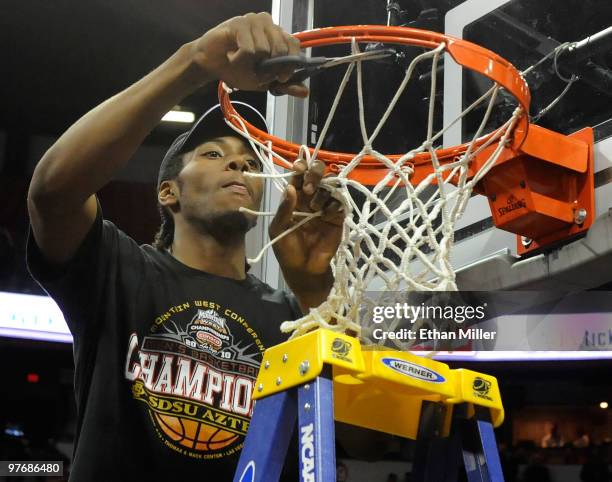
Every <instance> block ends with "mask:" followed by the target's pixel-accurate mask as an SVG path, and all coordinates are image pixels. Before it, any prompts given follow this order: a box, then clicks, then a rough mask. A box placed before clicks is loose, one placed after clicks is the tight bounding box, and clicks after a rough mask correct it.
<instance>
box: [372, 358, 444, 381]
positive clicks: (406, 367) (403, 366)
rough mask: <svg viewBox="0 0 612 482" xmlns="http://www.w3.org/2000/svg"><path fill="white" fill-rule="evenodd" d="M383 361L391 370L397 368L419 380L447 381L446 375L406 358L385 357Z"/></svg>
mask: <svg viewBox="0 0 612 482" xmlns="http://www.w3.org/2000/svg"><path fill="white" fill-rule="evenodd" d="M382 362H383V363H384V364H385V365H387V366H388V367H389V368H391V370H395V371H396V372H398V373H401V374H402V375H407V376H409V377H411V378H416V379H417V380H423V381H424V382H432V383H442V382H444V381H445V379H444V377H443V376H442V375H440V374H439V373H437V372H434V371H433V370H430V369H429V368H425V367H422V366H420V365H416V364H415V363H410V362H408V361H405V360H399V359H397V358H383V359H382Z"/></svg>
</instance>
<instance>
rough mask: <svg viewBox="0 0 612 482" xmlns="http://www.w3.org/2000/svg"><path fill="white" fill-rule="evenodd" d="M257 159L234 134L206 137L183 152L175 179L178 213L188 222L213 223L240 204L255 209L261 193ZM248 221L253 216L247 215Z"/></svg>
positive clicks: (236, 210) (227, 214) (228, 214)
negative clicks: (189, 149)
mask: <svg viewBox="0 0 612 482" xmlns="http://www.w3.org/2000/svg"><path fill="white" fill-rule="evenodd" d="M260 171H261V168H260V161H259V159H258V158H257V156H256V155H255V153H254V152H253V151H252V150H251V149H250V147H249V146H248V145H247V144H246V143H245V142H244V141H243V140H242V139H241V138H238V137H234V136H224V137H218V138H215V139H210V140H208V141H206V142H204V143H202V144H200V145H199V146H198V147H196V148H195V149H194V150H193V151H191V152H189V153H187V154H186V155H185V159H184V167H183V169H182V170H181V172H180V173H179V175H178V176H177V178H176V183H177V186H178V190H179V193H178V204H179V208H180V213H181V215H182V216H183V217H184V218H185V219H186V220H189V221H195V222H198V221H200V222H201V221H204V222H212V223H214V222H215V219H221V218H223V217H227V216H232V215H235V214H236V213H238V209H239V208H240V207H246V208H249V209H253V210H258V209H259V205H260V203H261V197H262V193H263V181H262V179H261V178H253V177H249V176H245V173H246V172H260ZM247 217H248V219H249V220H250V221H251V224H252V223H253V222H254V218H253V216H251V215H247Z"/></svg>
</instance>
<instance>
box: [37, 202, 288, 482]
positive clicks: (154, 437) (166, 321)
mask: <svg viewBox="0 0 612 482" xmlns="http://www.w3.org/2000/svg"><path fill="white" fill-rule="evenodd" d="M28 265H29V269H30V271H31V273H32V275H33V276H34V277H35V278H36V279H37V280H38V281H39V282H40V284H41V285H42V286H43V287H44V289H45V290H46V291H47V292H48V293H49V294H50V295H51V296H52V297H53V298H54V300H55V301H56V302H57V304H58V305H59V307H60V308H61V310H62V311H63V313H64V316H65V318H66V321H67V323H68V326H69V328H70V330H71V332H72V334H73V337H74V358H75V367H76V368H75V393H76V402H77V413H78V428H77V430H78V432H77V440H76V446H75V459H74V464H73V467H72V473H71V477H70V480H72V481H79V482H80V481H87V482H95V481H104V482H108V481H115V480H117V481H119V480H126V481H127V480H129V481H136V480H138V481H141V480H142V481H158V480H159V481H162V480H163V481H165V482H166V481H182V480H185V481H189V482H193V481H195V480H198V481H215V482H216V481H231V480H232V478H233V474H234V470H235V467H236V464H237V462H238V457H239V453H240V449H241V447H242V445H243V442H244V436H245V434H246V431H247V429H248V425H249V420H250V417H251V415H252V408H253V400H252V395H253V387H254V384H255V379H256V376H257V372H258V368H259V365H260V363H261V359H262V353H263V351H264V350H265V349H266V348H268V347H270V346H273V345H275V344H278V343H280V342H282V341H284V340H285V336H284V335H283V334H282V333H281V332H280V330H279V325H280V323H281V322H282V321H284V320H293V319H295V318H297V317H298V316H299V308H298V305H297V303H296V301H295V298H293V297H291V296H289V295H287V294H285V293H284V292H281V291H277V290H274V289H272V288H271V287H269V286H268V285H266V284H264V283H262V282H261V281H259V280H258V279H256V278H255V277H253V276H250V275H247V278H246V279H245V280H244V281H236V280H232V279H228V278H223V277H219V276H214V275H211V274H209V273H205V272H202V271H198V270H196V269H192V268H189V267H188V266H185V265H184V264H182V263H180V262H179V261H177V260H176V259H175V258H174V257H172V256H171V255H170V254H168V253H166V252H162V251H159V250H156V249H155V248H153V247H151V246H148V245H144V246H138V245H137V244H136V243H135V242H134V240H132V239H131V238H129V237H128V236H127V235H126V234H125V233H123V232H122V231H120V230H119V229H118V228H117V227H116V226H114V225H113V224H112V223H111V222H109V221H103V219H102V215H101V213H100V210H99V209H98V217H97V219H96V221H95V223H94V225H93V227H92V229H91V231H90V232H89V233H88V235H87V237H86V239H85V240H84V242H83V244H82V246H81V247H80V248H79V250H78V252H77V254H76V255H75V256H74V258H73V259H72V260H71V261H70V262H69V263H67V264H66V265H65V266H62V267H59V268H57V267H52V266H50V265H49V264H47V263H46V262H45V260H44V258H43V257H42V255H41V253H40V251H39V249H38V247H37V246H36V243H35V241H34V238H33V237H32V236H30V239H29V241H28Z"/></svg>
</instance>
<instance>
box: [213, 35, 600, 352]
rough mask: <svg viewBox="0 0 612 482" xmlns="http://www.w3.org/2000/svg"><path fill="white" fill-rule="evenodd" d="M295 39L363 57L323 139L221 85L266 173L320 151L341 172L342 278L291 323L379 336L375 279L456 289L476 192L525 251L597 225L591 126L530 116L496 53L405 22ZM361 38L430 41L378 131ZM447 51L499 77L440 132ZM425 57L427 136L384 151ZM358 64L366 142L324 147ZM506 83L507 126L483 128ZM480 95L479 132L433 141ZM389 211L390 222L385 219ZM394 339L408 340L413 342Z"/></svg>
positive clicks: (330, 182) (274, 174) (406, 286)
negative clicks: (458, 253) (370, 115)
mask: <svg viewBox="0 0 612 482" xmlns="http://www.w3.org/2000/svg"><path fill="white" fill-rule="evenodd" d="M295 37H296V38H298V39H299V40H300V42H301V45H302V47H303V48H308V47H320V46H325V45H332V44H349V45H350V47H351V56H352V57H353V58H355V59H356V60H353V61H351V62H350V63H349V65H348V67H347V70H346V73H345V75H344V77H343V79H342V81H341V83H340V86H339V88H338V92H337V94H336V96H335V99H334V102H333V104H332V106H331V108H330V112H329V114H328V117H327V120H326V121H325V124H324V126H323V128H322V129H321V134H320V136H319V139H318V141H317V144H316V146H315V147H307V146H303V145H299V144H295V143H292V142H288V141H286V140H284V139H280V138H278V137H275V136H273V135H270V134H268V133H266V132H263V131H261V130H259V129H257V128H256V127H254V126H253V125H251V124H249V123H248V122H246V121H245V120H244V119H243V118H241V117H240V116H239V114H238V113H237V112H236V111H235V109H234V107H233V106H232V104H231V102H230V92H231V89H229V88H228V87H227V86H225V85H224V84H220V86H219V100H220V103H221V107H222V110H223V112H224V115H225V117H226V120H227V122H228V123H229V125H230V126H231V127H232V128H233V129H234V130H235V131H236V132H238V133H240V134H241V135H243V136H244V137H245V138H246V139H247V140H248V141H249V142H250V143H251V146H252V147H253V148H254V150H255V151H256V153H257V155H258V156H259V157H260V160H261V161H262V163H263V165H264V168H265V173H264V174H261V175H262V176H263V177H268V178H271V179H272V180H273V182H274V183H275V185H276V186H277V188H278V189H281V190H283V189H284V186H285V184H286V181H285V179H284V178H286V177H289V176H291V175H292V173H290V172H289V173H284V172H281V171H280V170H279V169H277V167H276V166H280V167H284V168H290V167H291V165H292V164H293V161H295V160H296V159H303V160H305V161H307V162H308V163H310V162H312V161H313V160H315V159H318V160H321V161H323V162H325V164H326V172H327V173H331V174H332V175H331V176H329V177H326V178H324V179H323V181H322V183H321V186H322V187H323V188H325V189H328V190H329V191H330V192H331V194H332V196H333V197H334V198H336V199H337V200H339V201H340V202H341V203H342V205H343V207H344V209H345V212H346V213H347V216H346V222H345V226H344V233H343V239H342V241H341V244H340V247H339V249H338V252H337V255H336V257H335V258H334V261H333V262H332V269H333V271H334V276H335V282H334V286H333V288H332V290H331V292H330V295H329V297H328V299H327V300H326V301H325V302H324V303H323V304H322V305H321V306H319V307H317V308H313V309H311V311H310V313H308V314H307V315H306V316H305V317H304V318H302V319H300V320H297V321H295V322H286V323H284V324H283V326H282V329H283V331H292V332H293V335H299V334H302V333H305V332H307V331H310V330H312V329H314V328H316V327H319V326H322V327H325V328H328V329H332V330H336V331H342V332H347V331H349V332H355V333H359V334H360V335H361V338H362V340H364V341H365V342H366V343H367V342H372V341H373V340H372V339H371V336H370V334H369V333H367V330H364V329H362V328H363V326H362V325H363V324H362V320H361V317H363V312H362V311H360V307H362V308H363V305H364V303H366V304H367V301H366V298H367V297H366V296H365V293H366V291H367V290H368V287H369V286H370V285H371V283H372V281H373V280H374V279H375V278H376V279H377V280H379V281H382V288H383V289H384V290H385V291H405V290H408V291H410V290H415V291H416V290H418V291H454V290H457V286H456V284H455V273H454V270H453V268H452V266H451V263H450V261H449V256H450V250H451V247H452V245H453V239H454V225H455V222H456V221H457V219H458V218H459V217H460V216H461V215H462V214H463V212H464V210H465V208H466V205H467V202H468V200H469V198H470V196H471V195H472V192H473V191H476V192H478V193H480V194H484V195H486V196H487V197H488V198H489V203H490V206H491V210H492V212H493V218H494V221H495V224H496V225H497V226H498V227H501V228H502V229H506V230H509V231H512V232H515V233H517V234H518V235H522V236H523V237H525V238H529V239H530V240H532V241H531V243H530V246H524V245H521V246H520V247H521V250H522V251H523V252H524V251H526V250H529V249H534V248H537V247H541V246H542V244H543V243H545V242H549V241H551V240H553V241H556V240H558V239H562V238H567V237H569V236H572V235H576V234H577V233H580V232H582V231H584V230H586V229H588V227H589V226H590V224H591V223H592V220H593V179H592V171H593V160H592V133H591V132H590V131H589V130H586V131H583V132H580V133H578V134H576V135H575V136H572V137H569V136H564V135H561V134H557V133H555V132H552V131H548V130H546V129H543V128H541V127H539V126H535V125H530V124H529V116H528V113H529V103H530V93H529V88H528V86H527V84H526V82H525V80H524V79H523V76H522V74H521V73H520V72H519V71H518V70H517V69H516V68H515V67H514V66H512V64H510V63H509V62H507V61H506V60H504V59H503V58H501V57H499V56H498V55H497V54H495V53H493V52H491V51H489V50H487V49H485V48H483V47H480V46H478V45H475V44H472V43H470V42H467V41H464V40H460V39H456V38H453V37H450V36H447V35H443V34H440V33H436V32H429V31H424V30H419V29H413V28H406V27H387V26H377V25H367V26H348V27H330V28H322V29H316V30H312V31H307V32H301V33H298V34H296V35H295ZM363 43H377V44H384V45H402V46H406V45H407V46H416V47H420V48H423V49H424V52H423V53H421V54H420V55H417V56H416V57H415V58H414V59H413V60H412V61H411V62H410V65H409V66H408V68H407V69H406V70H405V73H404V78H403V80H402V82H401V83H400V85H399V87H398V89H397V92H396V94H395V96H394V97H393V98H392V100H391V101H390V103H389V105H388V107H387V109H386V110H385V112H384V114H383V116H382V117H381V119H380V121H379V122H378V125H377V126H376V128H375V129H374V130H373V131H372V132H371V133H368V132H367V129H366V125H365V116H364V111H365V106H364V100H363V93H362V84H363V79H362V64H366V63H367V60H366V59H367V57H365V58H364V56H362V55H361V53H360V52H361V51H360V47H359V45H360V44H363ZM443 54H448V55H450V56H451V57H452V59H453V60H454V61H455V62H456V63H458V64H459V65H461V66H462V67H464V68H467V69H469V70H471V71H474V72H477V73H478V74H480V75H482V76H484V77H487V78H488V79H490V80H491V81H492V82H493V86H492V87H491V88H490V89H489V90H488V91H487V92H486V93H485V94H484V95H483V96H481V97H480V98H479V99H478V100H476V101H475V102H474V103H473V104H472V105H470V106H468V107H467V108H466V109H465V110H464V111H463V112H462V113H461V114H460V115H459V116H458V117H457V119H455V120H453V121H452V122H451V123H450V124H448V125H446V126H444V127H443V128H442V129H441V130H440V131H438V132H434V129H433V114H434V106H435V102H436V96H435V92H436V81H437V78H436V73H437V66H438V62H439V60H440V58H441V56H442V55H443ZM427 61H431V95H430V96H429V109H428V118H427V119H426V120H424V123H426V124H425V125H426V126H427V135H426V139H425V141H424V142H423V143H422V144H421V145H420V146H417V147H415V148H414V149H411V150H410V151H408V152H406V153H398V154H392V155H384V154H382V153H379V152H377V151H375V150H374V149H373V147H372V145H373V142H374V140H375V139H376V137H377V136H378V135H379V133H380V132H381V130H382V129H383V127H384V125H385V122H386V121H387V119H388V117H389V115H390V113H391V111H392V110H393V108H394V107H395V106H396V103H397V102H398V99H399V97H400V96H401V94H402V93H403V91H404V90H405V88H406V85H407V84H408V82H409V81H410V80H411V78H412V73H413V72H414V70H415V68H416V66H417V65H418V64H421V63H423V62H427ZM354 70H356V74H357V90H358V102H359V117H360V118H359V122H360V130H361V137H362V140H363V148H362V149H361V150H360V151H359V152H356V153H346V152H334V151H328V150H323V149H321V146H322V144H323V141H324V139H325V136H326V134H327V132H328V131H329V129H330V127H331V124H332V121H333V117H334V113H335V111H336V109H337V106H338V103H339V100H340V98H341V97H342V94H343V92H344V90H345V87H346V85H347V83H348V79H349V77H350V76H351V75H352V73H353V71H354ZM501 89H503V90H504V91H506V92H508V93H509V94H511V95H512V96H513V97H514V99H515V100H516V103H517V107H516V109H515V110H514V112H513V113H512V115H511V116H510V117H509V118H508V119H507V120H506V121H505V122H503V123H502V125H500V126H498V127H497V128H494V129H493V130H492V131H491V132H488V133H486V132H484V131H485V128H486V126H487V124H488V121H489V118H490V115H491V112H492V110H493V108H494V107H495V102H496V98H497V95H498V93H499V91H500V90H501ZM481 105H483V106H484V105H486V109H485V112H484V116H483V119H482V121H481V123H480V126H479V128H478V129H477V131H476V134H475V135H474V136H473V138H472V140H471V141H470V142H467V143H465V144H461V145H458V146H455V147H450V148H434V143H435V142H436V141H437V140H438V139H440V138H441V136H442V135H443V134H444V132H445V131H446V130H448V129H449V128H450V127H451V126H452V125H453V124H455V123H456V122H457V121H459V120H460V119H461V118H462V117H464V116H465V115H467V114H468V113H469V112H472V111H474V110H475V109H476V107H478V106H481ZM589 136H590V138H591V142H590V143H589ZM560 179H561V180H560ZM555 183H557V184H555ZM542 186H544V187H542ZM589 188H590V190H589ZM432 189H433V190H434V192H433V194H432V193H431V191H432ZM354 192H358V193H359V195H360V196H362V197H364V198H365V201H364V203H363V205H358V203H356V201H355V199H354V198H353V194H352V193H354ZM398 192H401V193H402V194H403V195H404V199H403V200H402V201H401V202H400V203H399V205H391V204H388V201H389V200H390V199H391V198H392V197H393V194H394V193H395V194H397V193H398ZM513 200H514V201H513ZM511 201H512V202H511ZM579 210H582V211H579ZM577 212H580V213H582V214H584V216H581V217H580V221H581V222H580V223H577V222H576V219H578V218H577V215H576V213H577ZM500 213H501V214H500ZM255 214H259V215H271V214H272V213H255ZM294 214H295V215H296V216H302V217H303V219H302V220H301V221H300V223H298V224H299V225H301V224H303V223H305V222H308V221H309V220H310V219H312V218H313V217H315V216H317V215H318V213H294ZM375 215H376V216H375ZM381 216H382V217H384V221H383V222H379V218H380V217H381ZM375 220H377V222H375ZM295 228H296V226H294V228H292V229H295ZM285 234H286V233H283V234H282V235H281V236H279V238H280V237H282V236H283V235H285ZM277 239H278V238H277ZM274 242H276V240H272V241H271V242H270V243H268V244H267V245H266V246H265V247H264V249H265V248H267V247H269V246H270V245H271V244H273V243H274ZM531 244H533V245H531ZM255 261H256V260H255ZM394 323H396V324H397V321H396V322H394ZM387 328H388V329H393V328H394V326H388V327H387ZM397 346H398V347H401V348H405V347H406V344H405V343H404V342H401V343H400V344H398V345H397Z"/></svg>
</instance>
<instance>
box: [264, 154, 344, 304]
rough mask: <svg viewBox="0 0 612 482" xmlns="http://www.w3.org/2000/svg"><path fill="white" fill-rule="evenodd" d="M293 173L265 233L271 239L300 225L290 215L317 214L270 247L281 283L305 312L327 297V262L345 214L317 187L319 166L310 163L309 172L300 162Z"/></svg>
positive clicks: (320, 174)
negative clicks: (278, 265)
mask: <svg viewBox="0 0 612 482" xmlns="http://www.w3.org/2000/svg"><path fill="white" fill-rule="evenodd" d="M293 169H294V171H295V174H294V175H293V177H292V178H291V182H290V183H289V185H288V186H287V190H286V191H285V197H284V199H283V200H282V202H281V204H280V206H279V208H278V211H277V213H276V216H275V217H274V219H273V220H272V223H271V224H270V230H269V231H270V238H271V239H273V238H275V237H277V236H278V235H279V234H281V233H283V232H284V231H286V230H287V229H289V228H291V227H292V226H294V225H295V224H297V223H298V222H300V220H302V219H303V217H299V216H294V215H293V213H294V211H300V212H306V213H314V212H319V211H320V212H321V216H318V217H316V218H314V219H311V220H310V221H308V222H306V223H305V224H303V225H302V226H300V227H299V228H298V229H296V230H295V231H293V232H291V233H289V234H287V235H286V236H284V237H283V238H282V239H280V240H279V241H278V242H277V243H275V244H274V253H275V254H276V258H277V259H278V262H279V264H280V266H281V269H282V271H283V275H284V276H285V280H286V281H287V284H288V285H289V287H290V288H291V289H292V291H293V292H294V294H295V295H296V296H297V298H298V299H299V301H300V304H301V305H302V309H304V310H306V309H307V308H311V307H314V306H318V305H319V304H321V303H322V302H323V301H324V300H325V298H326V297H327V295H328V294H329V290H330V289H331V286H332V284H333V277H332V274H331V268H330V262H331V260H332V258H333V257H334V255H335V254H336V251H337V249H338V246H339V244H340V240H341V239H342V228H343V223H344V216H345V213H344V211H343V209H342V205H341V203H340V202H339V201H338V200H336V199H334V198H333V197H331V195H330V192H329V191H328V190H327V189H324V188H323V187H321V186H320V182H321V179H322V178H323V174H324V170H325V165H324V164H323V162H321V161H314V162H313V163H312V165H311V166H310V168H309V167H308V166H307V165H306V162H305V161H302V160H300V161H296V162H295V163H294V165H293Z"/></svg>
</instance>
